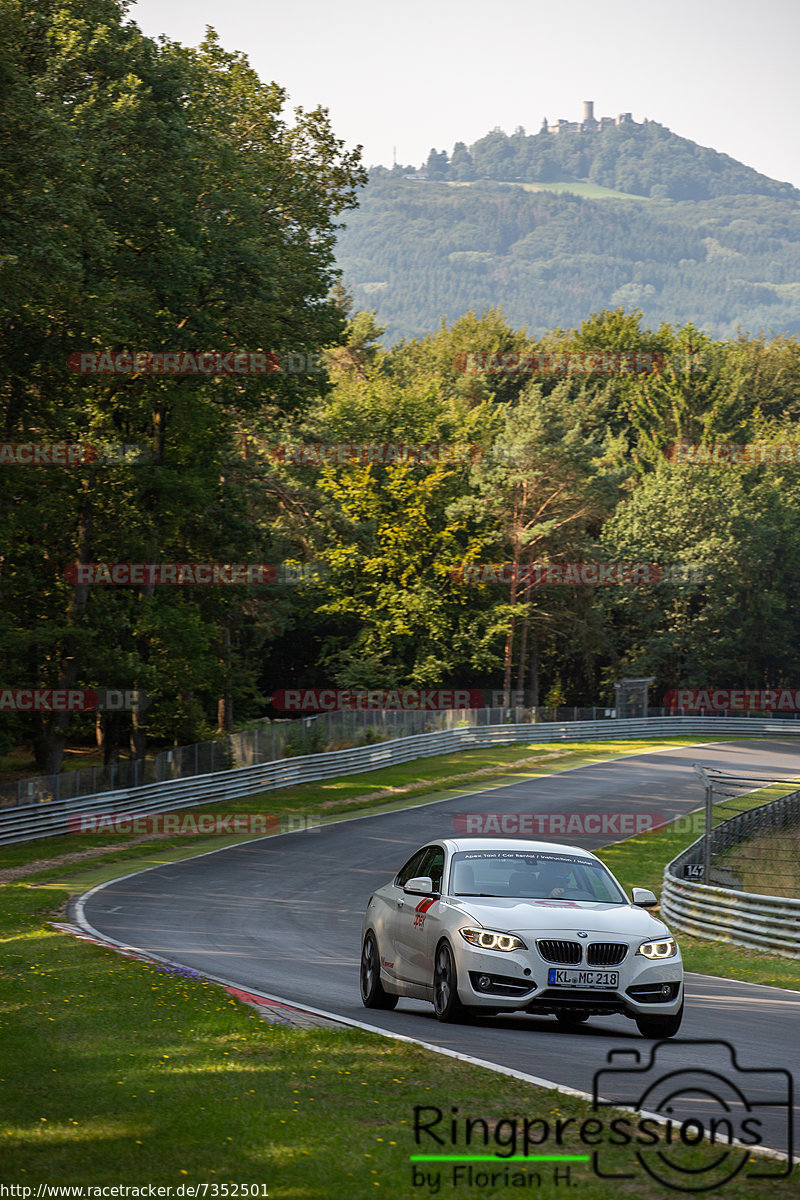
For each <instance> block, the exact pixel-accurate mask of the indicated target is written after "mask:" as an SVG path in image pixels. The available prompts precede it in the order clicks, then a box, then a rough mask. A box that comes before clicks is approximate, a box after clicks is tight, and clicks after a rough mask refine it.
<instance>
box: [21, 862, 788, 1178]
mask: <svg viewBox="0 0 800 1200" xmlns="http://www.w3.org/2000/svg"><path fill="white" fill-rule="evenodd" d="M44 895H45V894H44V893H42V892H39V891H37V890H34V889H31V888H30V887H28V886H27V885H26V884H24V883H21V882H19V883H13V884H7V885H5V886H4V887H3V889H2V892H0V944H2V949H3V969H2V973H0V1027H2V1028H1V1029H0V1094H2V1097H3V1124H2V1127H0V1138H1V1139H2V1143H0V1144H2V1154H1V1156H0V1161H2V1168H0V1182H2V1183H3V1184H5V1185H8V1184H17V1185H27V1186H33V1187H35V1186H36V1185H37V1184H38V1183H43V1182H47V1183H51V1184H60V1183H66V1184H73V1185H81V1184H83V1185H90V1184H91V1185H115V1184H131V1185H143V1184H154V1185H159V1186H163V1185H171V1186H172V1187H173V1188H176V1187H177V1186H178V1185H180V1184H192V1183H194V1184H196V1183H198V1182H208V1183H217V1184H224V1183H238V1184H247V1185H252V1184H257V1185H262V1187H263V1188H264V1189H265V1190H266V1191H267V1192H268V1193H269V1197H270V1200H362V1198H366V1197H369V1196H375V1195H381V1194H384V1195H392V1196H393V1197H407V1196H412V1195H423V1196H427V1195H429V1194H430V1192H429V1191H428V1190H427V1189H424V1190H423V1189H419V1188H418V1189H413V1188H412V1186H411V1166H410V1164H409V1156H410V1155H413V1154H418V1153H431V1152H440V1153H441V1152H448V1153H463V1152H464V1150H465V1142H464V1138H463V1136H461V1137H459V1139H458V1140H457V1142H456V1144H455V1145H454V1146H451V1145H449V1144H448V1145H447V1146H446V1147H441V1146H438V1145H436V1144H435V1143H432V1142H431V1140H430V1139H427V1141H424V1142H422V1143H421V1144H419V1145H417V1144H415V1141H414V1136H413V1120H414V1108H415V1106H437V1107H439V1108H440V1109H442V1110H443V1112H444V1114H445V1117H446V1118H448V1117H449V1116H450V1110H451V1108H453V1107H455V1108H457V1109H458V1110H459V1112H460V1114H462V1116H471V1117H481V1118H484V1119H486V1120H487V1121H488V1122H489V1129H490V1130H491V1132H492V1136H493V1133H494V1129H495V1127H496V1123H497V1122H498V1121H500V1120H502V1119H506V1120H509V1119H512V1120H513V1119H516V1120H517V1122H518V1126H519V1127H520V1128H521V1125H522V1120H523V1119H524V1118H528V1119H530V1120H531V1121H533V1120H540V1121H544V1122H547V1125H548V1133H549V1134H550V1137H549V1138H548V1141H547V1142H545V1143H543V1144H542V1145H538V1146H536V1147H534V1149H535V1151H536V1152H538V1153H542V1152H545V1153H547V1152H550V1153H561V1154H569V1153H573V1154H574V1153H580V1154H585V1153H587V1148H586V1147H585V1146H584V1145H581V1144H580V1142H579V1140H578V1139H577V1138H576V1136H575V1130H576V1128H577V1126H578V1125H579V1123H580V1122H582V1121H583V1120H586V1119H588V1118H590V1117H591V1116H592V1112H591V1106H590V1105H589V1104H588V1103H587V1102H585V1101H581V1100H579V1099H576V1098H572V1097H568V1096H563V1095H561V1094H559V1093H558V1092H555V1091H550V1090H545V1089H541V1088H537V1087H535V1086H532V1085H528V1084H526V1083H523V1082H522V1081H517V1080H514V1079H510V1078H508V1077H505V1076H502V1075H497V1074H495V1073H493V1072H490V1071H487V1070H482V1069H478V1068H474V1067H471V1066H469V1065H467V1064H465V1063H460V1062H457V1061H455V1060H453V1059H449V1058H446V1057H441V1056H438V1055H435V1054H433V1053H432V1052H429V1051H426V1050H423V1049H422V1048H420V1047H417V1046H413V1045H409V1044H406V1043H402V1042H394V1041H391V1040H389V1039H385V1038H382V1037H378V1036H375V1035H370V1034H366V1033H362V1032H360V1031H353V1030H328V1029H324V1030H323V1029H320V1030H310V1031H298V1030H293V1029H288V1028H286V1027H283V1026H281V1025H268V1024H266V1023H264V1022H262V1021H261V1020H259V1018H258V1017H257V1016H256V1015H255V1014H254V1013H253V1011H252V1010H251V1009H249V1008H247V1007H246V1006H244V1005H242V1004H240V1003H238V1002H237V1001H234V1000H233V999H231V998H230V997H229V996H228V995H227V994H226V993H225V992H224V991H223V990H222V989H221V988H219V987H217V986H215V985H212V984H207V983H203V982H200V981H197V980H192V979H186V978H181V977H178V976H175V975H171V974H168V973H164V972H162V971H161V970H159V969H158V968H156V967H155V966H152V965H149V964H146V963H142V962H139V961H136V960H132V959H130V958H126V957H123V956H121V955H118V954H116V953H114V952H113V951H110V950H107V949H105V948H104V947H99V946H95V945H92V944H90V943H87V942H84V941H80V940H78V939H74V938H71V937H67V936H64V935H62V934H59V933H57V932H55V931H54V930H53V929H51V928H49V927H48V925H47V924H46V921H47V919H48V917H49V915H50V909H51V908H52V905H53V902H54V901H64V900H65V899H66V895H67V893H66V891H64V892H63V893H61V894H60V895H53V894H51V893H47V903H46V905H44V906H43V899H44ZM365 1016H367V1018H368V1014H365ZM422 1032H423V1033H424V1031H422ZM537 1036H541V1037H546V1036H548V1035H547V1034H544V1033H542V1034H539V1035H536V1034H530V1035H526V1041H528V1039H529V1038H531V1037H537ZM579 1038H580V1035H576V1046H577V1047H579V1045H580V1041H579ZM559 1118H560V1119H561V1120H562V1122H563V1121H566V1120H567V1119H568V1118H573V1123H572V1124H570V1125H567V1126H563V1125H562V1135H563V1136H562V1142H561V1144H560V1145H559V1144H557V1143H556V1142H555V1139H554V1136H553V1134H554V1132H555V1128H554V1127H555V1122H556V1121H557V1120H558V1119H559ZM536 1128H537V1130H538V1129H542V1130H543V1129H544V1126H538V1127H536ZM590 1128H591V1129H593V1128H595V1127H590ZM510 1129H511V1127H510V1126H508V1125H506V1126H501V1127H500V1129H499V1130H498V1134H499V1135H500V1136H505V1137H506V1138H508V1137H509V1136H510ZM520 1148H521V1147H520ZM494 1149H496V1146H495V1143H494V1142H491V1144H490V1146H489V1147H488V1150H489V1152H491V1151H493V1150H494ZM470 1152H471V1153H479V1152H484V1147H483V1146H481V1145H479V1146H477V1147H476V1146H475V1145H473V1146H471V1147H470ZM589 1152H591V1151H589ZM716 1153H717V1151H714V1150H712V1149H710V1148H709V1147H707V1146H701V1147H698V1148H693V1149H692V1150H690V1151H688V1152H687V1154H688V1158H689V1160H690V1161H691V1163H693V1164H694V1165H699V1164H700V1163H702V1162H708V1161H709V1159H710V1158H711V1156H712V1155H716ZM603 1161H604V1166H605V1169H606V1170H608V1169H614V1170H630V1169H634V1170H635V1169H636V1168H635V1165H634V1161H633V1151H632V1149H630V1148H627V1147H615V1148H611V1147H609V1148H608V1149H607V1150H606V1149H605V1148H604V1149H603ZM425 1169H426V1170H431V1169H433V1168H432V1167H431V1166H430V1165H427V1166H426V1167H425ZM537 1169H538V1170H539V1172H540V1174H541V1176H542V1179H543V1184H542V1186H541V1187H537V1188H536V1189H535V1193H536V1195H537V1196H540V1197H545V1198H547V1200H549V1198H551V1197H553V1198H555V1197H562V1196H563V1194H564V1185H563V1183H561V1184H556V1183H555V1182H554V1181H553V1176H552V1170H553V1168H552V1166H547V1165H544V1164H543V1165H542V1166H541V1167H538V1168H537ZM561 1169H562V1171H563V1169H564V1168H563V1167H562V1168H561ZM451 1170H452V1168H447V1169H445V1171H444V1179H445V1182H444V1184H443V1186H442V1189H441V1191H440V1192H439V1194H440V1195H449V1196H450V1197H452V1198H453V1200H455V1198H456V1197H460V1196H463V1195H465V1194H471V1195H475V1196H478V1195H480V1196H481V1197H484V1196H486V1197H506V1196H510V1195H516V1194H517V1193H518V1192H519V1191H520V1189H519V1188H507V1187H505V1186H503V1185H500V1186H497V1187H488V1188H481V1189H479V1190H474V1191H471V1192H469V1193H466V1192H465V1191H463V1190H458V1189H455V1188H453V1187H452V1186H450V1185H449V1183H447V1177H448V1174H449V1172H450V1171H451ZM570 1170H571V1183H572V1185H573V1186H580V1189H581V1191H580V1195H581V1197H585V1198H586V1200H608V1197H609V1194H610V1193H609V1190H608V1189H609V1183H608V1181H607V1180H597V1179H596V1178H595V1177H594V1176H593V1175H592V1173H591V1168H590V1166H589V1164H585V1163H577V1164H572V1165H571V1168H570ZM761 1186H762V1187H763V1186H764V1183H763V1181H762V1184H761ZM530 1190H531V1191H533V1190H534V1189H530ZM210 1194H211V1193H210V1192H209V1195H210ZM239 1194H240V1195H241V1194H242V1193H241V1192H240V1193H239ZM259 1194H261V1193H259ZM613 1194H614V1195H618V1196H620V1197H622V1196H636V1197H639V1198H641V1200H662V1198H663V1196H664V1191H663V1189H662V1188H661V1186H660V1185H658V1184H654V1183H653V1181H652V1180H650V1179H649V1178H648V1177H647V1176H646V1175H645V1174H644V1173H643V1172H642V1171H637V1177H636V1179H635V1181H631V1182H628V1183H625V1182H623V1183H621V1184H615V1185H614V1193H613ZM754 1194H755V1193H754V1192H753V1190H752V1185H748V1183H747V1181H743V1180H735V1181H733V1182H732V1183H730V1184H726V1186H725V1195H726V1196H728V1197H730V1200H740V1198H744V1197H752V1196H753V1195H754ZM770 1195H771V1196H773V1197H775V1200H783V1198H784V1197H785V1198H787V1200H788V1198H789V1197H790V1196H794V1195H796V1184H795V1183H793V1181H791V1180H788V1181H779V1182H776V1183H771V1184H770Z"/></svg>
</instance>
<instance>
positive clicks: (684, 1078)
mask: <svg viewBox="0 0 800 1200" xmlns="http://www.w3.org/2000/svg"><path fill="white" fill-rule="evenodd" d="M606 1061H607V1062H608V1064H609V1066H608V1067H605V1068H601V1069H600V1070H599V1071H596V1072H595V1075H594V1080H593V1088H592V1094H593V1104H594V1107H595V1109H596V1110H597V1111H598V1112H599V1111H602V1110H605V1109H608V1108H611V1107H615V1108H621V1107H624V1108H630V1109H633V1113H632V1114H631V1115H630V1116H624V1117H614V1118H613V1119H612V1120H610V1121H609V1122H607V1124H608V1128H609V1130H610V1133H609V1144H611V1145H615V1146H620V1145H630V1146H631V1148H632V1149H633V1151H634V1161H633V1162H632V1163H631V1169H630V1171H625V1172H619V1171H618V1170H615V1171H611V1170H608V1169H604V1164H603V1154H602V1150H601V1149H600V1150H596V1151H595V1152H594V1155H593V1167H594V1171H595V1174H596V1175H598V1176H599V1177H601V1178H604V1179H632V1178H634V1177H635V1176H636V1174H637V1168H638V1170H643V1171H645V1172H646V1174H648V1175H649V1176H650V1177H651V1178H652V1179H655V1180H657V1181H658V1182H659V1183H661V1184H662V1185H663V1186H664V1187H666V1188H669V1189H670V1190H671V1191H676V1192H695V1193H700V1192H710V1191H713V1190H714V1189H716V1188H719V1187H721V1186H722V1185H723V1184H725V1183H727V1182H728V1181H729V1180H731V1179H734V1178H736V1177H739V1178H742V1179H764V1180H768V1179H782V1178H785V1177H786V1176H787V1175H790V1174H791V1171H792V1149H793V1145H792V1133H793V1130H792V1116H793V1113H792V1104H793V1080H792V1076H791V1074H790V1072H789V1071H786V1070H784V1069H782V1068H768V1069H759V1068H755V1067H741V1066H740V1065H739V1063H738V1061H737V1057H736V1051H735V1049H734V1047H733V1046H732V1045H731V1044H730V1042H725V1041H716V1040H715V1041H705V1040H696V1039H677V1038H672V1039H670V1041H662V1042H656V1043H655V1045H654V1046H652V1047H651V1050H650V1057H649V1061H647V1062H642V1061H640V1053H639V1051H638V1050H622V1051H619V1050H610V1051H609V1052H608V1055H607V1059H606ZM623 1062H624V1063H625V1064H626V1065H624V1066H622V1065H619V1064H621V1063H623ZM634 1064H635V1065H634ZM701 1143H705V1144H707V1145H709V1144H710V1145H711V1146H713V1147H714V1149H715V1150H716V1151H717V1153H716V1154H715V1155H714V1156H713V1157H712V1158H710V1159H708V1160H707V1161H705V1162H704V1161H701V1160H700V1159H699V1157H698V1155H697V1153H696V1150H695V1148H696V1147H697V1146H698V1145H699V1144H701ZM759 1147H766V1148H770V1149H772V1150H778V1154H777V1155H775V1156H773V1157H770V1156H768V1155H762V1154H758V1155H754V1154H753V1153H752V1151H753V1150H754V1149H757V1148H759Z"/></svg>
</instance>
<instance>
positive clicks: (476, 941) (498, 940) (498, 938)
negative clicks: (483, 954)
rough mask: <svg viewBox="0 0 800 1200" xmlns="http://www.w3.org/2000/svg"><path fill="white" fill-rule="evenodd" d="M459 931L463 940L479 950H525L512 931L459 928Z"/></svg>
mask: <svg viewBox="0 0 800 1200" xmlns="http://www.w3.org/2000/svg"><path fill="white" fill-rule="evenodd" d="M459 933H460V934H461V936H462V937H463V939H464V941H465V942H469V943H470V945H471V946H479V947H480V948H481V950H505V951H506V952H508V951H509V950H527V949H528V947H527V946H526V945H525V943H524V942H523V940H522V938H518V937H514V934H513V933H497V932H496V931H495V930H494V929H460V930H459Z"/></svg>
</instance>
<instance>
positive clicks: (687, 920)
mask: <svg viewBox="0 0 800 1200" xmlns="http://www.w3.org/2000/svg"><path fill="white" fill-rule="evenodd" d="M798 822H800V791H798V792H791V793H790V794H789V795H788V796H781V797H780V799H778V800H771V801H770V802H769V803H767V804H762V805H760V806H759V807H758V808H752V809H750V810H749V811H747V812H743V813H739V814H738V816H735V817H731V818H730V820H728V821H724V822H723V823H722V824H721V825H718V826H717V828H716V829H713V830H712V831H711V852H712V854H713V853H715V852H717V853H719V852H720V851H724V850H726V849H729V848H730V847H731V846H734V845H736V844H738V843H739V842H742V841H746V840H747V839H748V838H750V837H753V836H754V835H755V834H757V833H760V832H762V831H763V830H765V829H771V830H783V829H787V828H789V827H790V826H792V825H796V824H797V823H798ZM704 844H705V834H703V836H702V837H699V838H698V839H697V841H695V842H692V844H691V846H688V847H687V848H686V850H684V851H682V852H681V853H680V854H679V855H677V857H676V858H673V860H672V861H671V862H669V863H667V865H666V867H665V868H664V884H663V889H662V893H661V912H662V914H663V917H664V920H665V921H666V922H667V924H668V925H670V926H672V927H674V928H675V929H677V930H682V931H683V932H684V933H689V934H692V935H693V936H694V937H701V938H713V939H714V940H716V941H721V942H731V943H732V944H733V945H735V946H747V947H748V948H750V949H752V950H767V951H769V952H770V953H771V954H781V955H783V956H784V957H786V958H800V899H793V898H792V897H788V896H761V895H758V894H756V893H755V892H742V891H737V890H735V889H734V888H727V887H721V886H718V885H715V884H705V883H696V882H694V881H693V880H691V879H683V878H681V875H682V872H683V868H684V867H685V866H694V865H701V864H702V863H703V861H704V850H705V845H704Z"/></svg>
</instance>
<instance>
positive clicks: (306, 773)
mask: <svg viewBox="0 0 800 1200" xmlns="http://www.w3.org/2000/svg"><path fill="white" fill-rule="evenodd" d="M695 733H699V734H717V735H719V734H733V735H735V736H739V737H763V736H775V735H778V734H780V735H785V734H794V735H795V736H800V722H797V721H776V720H765V721H762V720H754V719H752V718H750V717H635V718H631V719H628V720H602V721H565V722H547V723H542V724H524V725H488V726H480V727H479V726H474V725H472V726H467V727H464V728H460V729H443V730H440V731H438V732H436V733H423V734H418V735H416V736H414V737H404V738H395V739H393V740H392V741H388V742H379V743H378V744H377V745H372V746H358V747H355V748H353V749H350V750H333V751H328V752H327V753H325V754H308V755H305V756H303V757H298V758H288V759H287V758H283V759H277V760H276V761H274V762H267V763H259V764H257V765H256V766H252V767H239V768H237V769H236V770H231V771H217V772H215V773H214V774H212V775H195V776H192V777H191V778H189V779H171V780H165V781H163V782H161V783H154V784H147V785H146V786H144V787H136V788H122V789H120V790H119V791H115V792H102V793H100V794H98V795H95V796H84V797H82V798H81V799H80V800H50V801H45V802H41V803H38V804H32V805H25V806H22V807H17V808H13V809H6V810H4V811H0V844H8V843H11V842H27V841H33V840H34V839H35V838H43V837H52V836H53V835H54V834H61V833H67V832H68V827H67V821H68V818H69V817H71V816H77V815H79V814H93V813H117V814H119V815H126V816H128V815H130V816H136V815H139V814H142V813H152V812H167V811H171V810H173V809H179V808H189V807H192V806H194V805H198V804H212V803H213V804H224V803H225V802H226V801H228V800H236V799H239V798H240V797H242V796H253V795H257V794H258V793H259V792H266V791H270V790H271V789H273V788H280V787H287V786H288V785H289V784H294V783H313V782H314V781H316V780H319V779H330V778H332V777H334V776H337V775H351V774H356V773H358V772H361V771H374V770H378V769H379V768H380V767H387V766H391V765H393V764H394V763H403V762H410V761H411V760H413V759H415V758H430V757H433V756H434V755H437V754H449V753H451V752H452V751H454V750H470V749H477V748H478V747H481V746H497V745H504V744H508V743H509V742H526V743H527V744H528V745H535V744H537V743H539V744H544V743H548V742H575V741H601V740H602V741H616V740H618V739H620V738H622V739H628V738H642V737H670V736H672V737H680V736H683V735H686V734H695Z"/></svg>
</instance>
